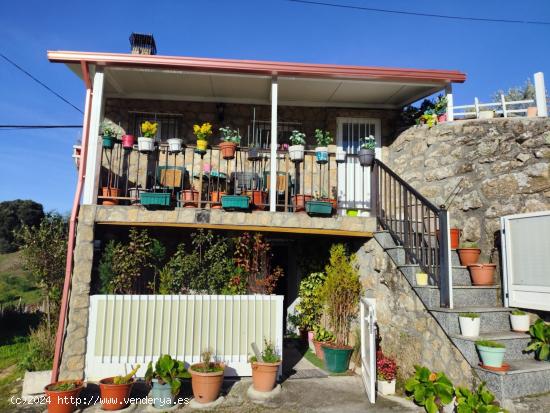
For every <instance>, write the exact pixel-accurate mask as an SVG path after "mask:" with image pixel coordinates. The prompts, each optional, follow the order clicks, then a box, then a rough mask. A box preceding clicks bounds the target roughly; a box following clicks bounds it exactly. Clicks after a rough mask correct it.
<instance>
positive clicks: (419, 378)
mask: <svg viewBox="0 0 550 413" xmlns="http://www.w3.org/2000/svg"><path fill="white" fill-rule="evenodd" d="M414 369H415V374H414V376H413V377H411V378H410V379H408V380H407V381H406V382H405V390H406V391H407V393H409V394H411V398H412V399H413V400H414V401H415V403H416V404H418V405H420V406H423V407H424V408H425V409H426V411H427V412H428V413H438V412H441V411H442V410H443V406H445V405H448V404H451V403H452V401H453V396H454V386H453V383H451V381H450V380H449V379H448V378H447V376H446V375H445V373H443V372H439V373H435V372H431V371H430V370H429V369H428V368H426V367H421V366H414Z"/></svg>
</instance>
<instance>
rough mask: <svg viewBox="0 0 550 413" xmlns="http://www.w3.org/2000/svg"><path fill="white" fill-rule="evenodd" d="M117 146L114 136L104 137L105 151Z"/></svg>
mask: <svg viewBox="0 0 550 413" xmlns="http://www.w3.org/2000/svg"><path fill="white" fill-rule="evenodd" d="M113 146H115V138H114V137H113V136H107V135H103V147H104V148H105V149H113Z"/></svg>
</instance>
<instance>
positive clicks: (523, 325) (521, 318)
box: [510, 314, 530, 332]
mask: <svg viewBox="0 0 550 413" xmlns="http://www.w3.org/2000/svg"><path fill="white" fill-rule="evenodd" d="M510 321H511V323H512V330H514V331H520V332H526V331H529V324H530V323H529V314H525V315H513V314H510Z"/></svg>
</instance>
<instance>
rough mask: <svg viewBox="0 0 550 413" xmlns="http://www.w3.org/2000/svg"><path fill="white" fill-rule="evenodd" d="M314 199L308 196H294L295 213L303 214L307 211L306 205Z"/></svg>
mask: <svg viewBox="0 0 550 413" xmlns="http://www.w3.org/2000/svg"><path fill="white" fill-rule="evenodd" d="M312 199H313V197H312V196H311V195H306V194H296V195H293V196H292V203H293V205H294V212H303V211H305V210H306V203H307V202H308V201H311V200H312Z"/></svg>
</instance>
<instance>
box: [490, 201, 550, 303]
mask: <svg viewBox="0 0 550 413" xmlns="http://www.w3.org/2000/svg"><path fill="white" fill-rule="evenodd" d="M501 237H502V238H501V239H502V251H503V260H502V262H503V264H504V268H503V274H504V291H505V304H506V306H508V307H520V308H526V309H534V310H543V311H550V211H544V212H533V213H528V214H518V215H509V216H505V217H502V218H501Z"/></svg>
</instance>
